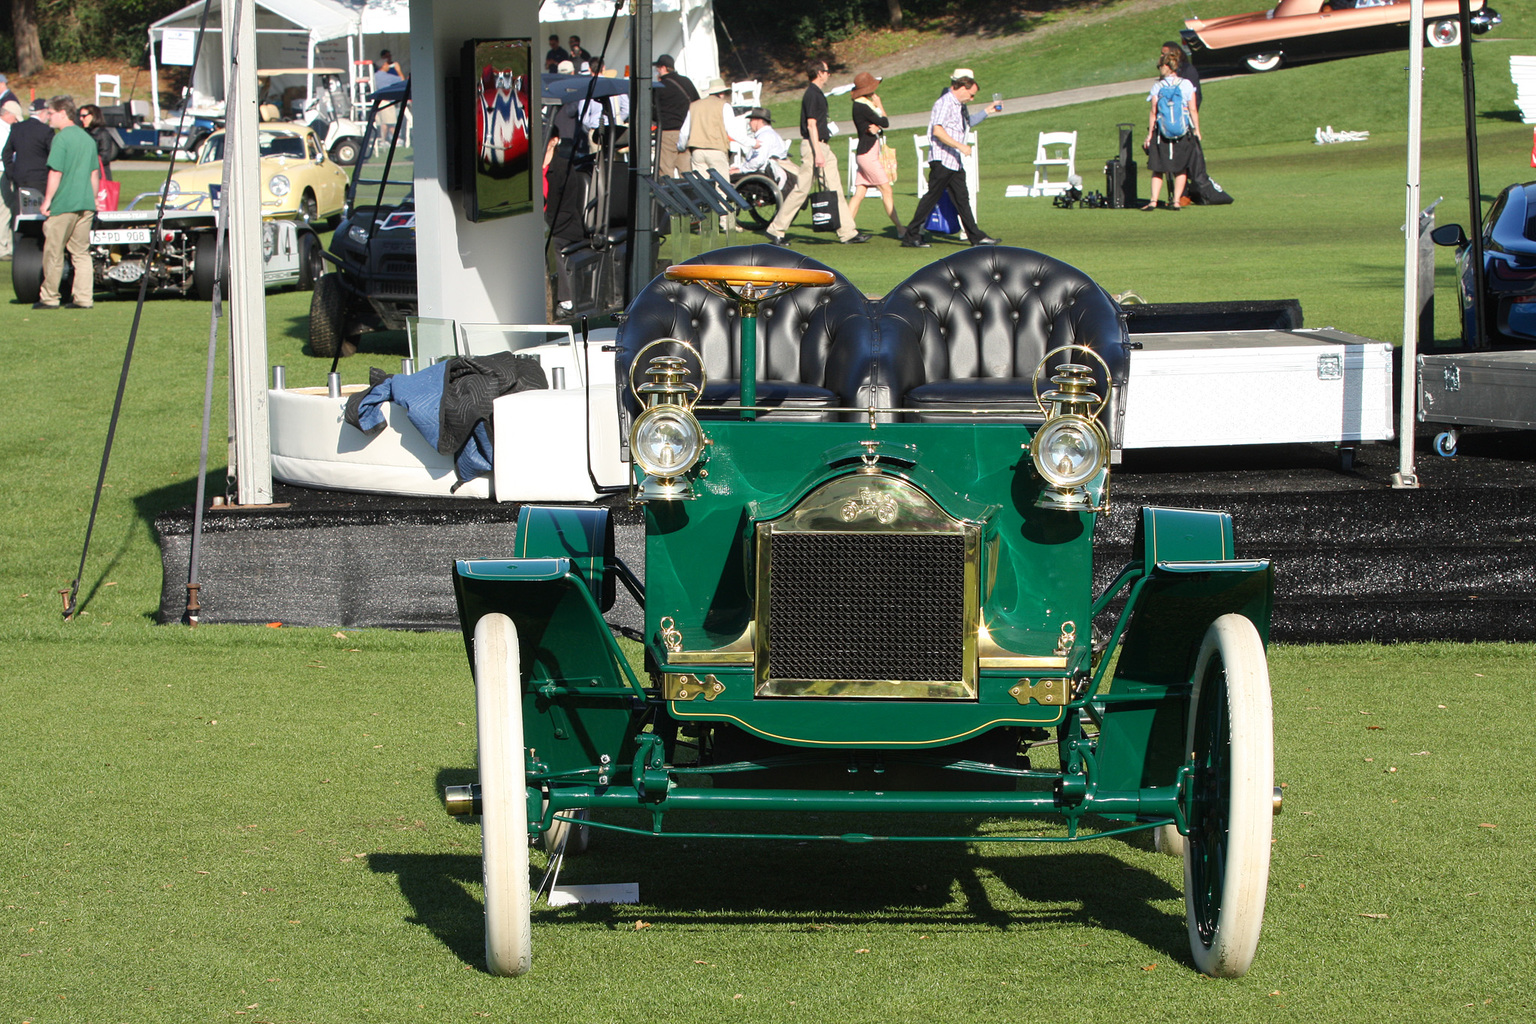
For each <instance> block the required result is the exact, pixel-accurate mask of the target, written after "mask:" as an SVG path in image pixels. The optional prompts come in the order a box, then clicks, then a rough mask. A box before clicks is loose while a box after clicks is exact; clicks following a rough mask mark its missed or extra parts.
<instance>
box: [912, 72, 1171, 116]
mask: <svg viewBox="0 0 1536 1024" xmlns="http://www.w3.org/2000/svg"><path fill="white" fill-rule="evenodd" d="M1151 88H1152V79H1151V76H1148V77H1147V78H1141V79H1137V80H1136V81H1134V82H1111V83H1110V84H1108V85H1090V86H1086V87H1085V88H1082V89H1063V90H1062V91H1061V92H1043V93H1040V94H1039V95H1036V96H1020V97H1018V98H1016V99H1011V100H1010V99H1006V98H1005V99H1004V100H1003V112H1002V113H1001V114H993V115H992V116H993V117H1007V116H1008V115H1009V114H1022V113H1025V112H1026V111H1030V110H1049V109H1050V108H1051V107H1070V106H1072V105H1073V104H1076V103H1092V102H1093V101H1094V100H1107V99H1112V98H1114V97H1116V96H1136V95H1143V94H1145V93H1146V92H1147V91H1148V90H1149V89H1151ZM977 99H981V97H977ZM983 102H985V100H983ZM927 126H928V112H927V111H923V112H922V113H920V114H897V115H896V116H895V117H893V118H891V127H892V128H926V127H927Z"/></svg>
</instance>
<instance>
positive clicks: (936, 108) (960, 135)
mask: <svg viewBox="0 0 1536 1024" xmlns="http://www.w3.org/2000/svg"><path fill="white" fill-rule="evenodd" d="M979 88H980V86H978V85H977V84H976V75H975V74H974V73H973V72H972V71H971V69H970V68H955V70H954V73H953V74H951V75H950V76H949V88H948V89H945V90H944V94H943V95H942V96H940V97H939V98H938V101H937V102H935V103H934V105H933V111H932V113H930V114H929V115H928V191H927V192H926V193H924V195H923V198H922V199H921V200H920V201H919V202H918V204H917V212H916V213H915V214H913V215H912V220H911V222H910V223H909V224H908V225H907V230H906V231H905V232H904V233H903V234H902V236H901V244H902V246H903V247H904V248H907V249H926V248H928V243H927V242H925V241H924V240H923V227H924V226H925V225H926V224H927V223H928V215H929V214H931V213H932V212H933V208H934V207H935V206H937V205H939V197H940V196H942V195H943V194H944V193H945V192H948V193H949V199H950V201H951V202H952V203H954V204H955V212H956V213H957V214H959V216H960V224H961V226H962V227H963V228H964V229H965V237H966V239H967V240H968V241H969V242H970V243H971V244H972V245H997V244H998V240H997V239H996V238H993V237H992V236H991V235H989V234H987V233H986V232H985V231H983V230H981V228H979V227H977V226H976V217H975V216H974V215H973V214H972V213H971V190H970V188H969V187H968V186H967V185H966V183H965V170H964V169H963V168H962V167H961V165H960V158H961V157H962V156H970V155H971V147H970V146H969V145H968V144H967V143H966V141H965V134H966V132H968V131H969V130H970V129H972V128H974V127H976V126H977V125H979V124H981V122H983V121H985V120H986V119H987V115H988V114H991V113H996V112H998V111H1001V110H1002V109H1003V105H1002V104H1001V103H994V104H992V105H991V106H990V108H983V109H982V110H981V112H980V113H978V114H971V113H970V112H969V111H968V110H967V109H966V106H965V105H966V104H967V103H969V102H970V101H971V100H973V99H975V98H976V92H977V90H978V89H979Z"/></svg>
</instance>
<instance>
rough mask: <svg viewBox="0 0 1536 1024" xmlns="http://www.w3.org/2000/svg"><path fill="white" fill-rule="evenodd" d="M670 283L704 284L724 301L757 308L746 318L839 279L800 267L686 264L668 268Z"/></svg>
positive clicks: (746, 314)
mask: <svg viewBox="0 0 1536 1024" xmlns="http://www.w3.org/2000/svg"><path fill="white" fill-rule="evenodd" d="M665 273H666V277H667V280H669V281H689V282H692V283H694V284H699V285H703V286H704V287H705V288H708V289H709V290H710V291H712V292H714V293H715V294H716V295H719V296H721V297H722V298H728V299H735V300H736V301H737V302H740V303H743V304H750V305H751V306H753V307H754V309H753V312H752V313H751V314H749V313H747V312H746V310H745V309H744V310H743V311H742V314H743V315H744V316H748V315H755V314H756V309H755V307H756V306H757V305H758V304H759V303H761V302H764V301H766V300H768V299H772V298H777V297H778V296H780V295H782V294H784V293H785V292H788V291H793V290H794V289H796V288H799V287H801V286H802V285H807V286H809V287H812V288H825V287H826V286H827V285H829V284H832V283H833V282H834V281H836V280H837V276H836V275H835V274H833V273H832V272H831V271H829V270H809V269H803V268H797V267H737V266H727V265H722V264H715V263H686V264H680V265H677V266H671V267H668V268H667V269H666V271H665Z"/></svg>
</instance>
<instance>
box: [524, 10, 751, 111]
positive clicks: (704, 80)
mask: <svg viewBox="0 0 1536 1024" xmlns="http://www.w3.org/2000/svg"><path fill="white" fill-rule="evenodd" d="M611 17H613V0H543V3H542V4H540V5H539V30H540V32H539V38H538V39H535V40H534V41H533V47H534V50H535V51H536V52H535V54H534V57H535V59H536V60H542V59H543V57H544V48H545V45H546V42H547V37H548V36H550V35H551V34H558V35H559V36H560V42H561V45H564V44H565V42H566V41H567V40H568V39H570V37H571V36H573V35H577V36H580V37H581V45H582V46H583V47H585V48H586V49H587V50H590V51H591V52H592V53H598V52H600V51H601V50H602V49H603V36H604V35H606V34H607V32H608V20H609V19H610V18H611ZM629 20H630V18H629V15H627V14H621V15H619V18H618V21H617V22H616V23H615V24H614V26H613V38H612V39H611V40H609V42H608V52H607V56H606V59H607V61H608V66H609V67H610V68H613V69H614V70H616V71H617V72H619V74H621V75H622V74H624V73H625V66H626V65H627V64H628V63H629ZM651 52H652V53H653V54H657V55H660V54H663V53H670V54H671V55H672V57H673V59H674V60H676V61H677V70H678V73H679V74H683V75H687V76H688V77H689V78H691V79H693V82H694V84H695V85H697V86H698V87H699V91H700V92H701V93H702V92H703V91H704V88H705V87H706V86H707V85H709V80H710V79H711V78H714V77H715V76H716V75H718V74H720V48H719V45H718V44H717V43H716V42H715V10H714V6H713V3H712V0H654V2H653V3H652V5H651Z"/></svg>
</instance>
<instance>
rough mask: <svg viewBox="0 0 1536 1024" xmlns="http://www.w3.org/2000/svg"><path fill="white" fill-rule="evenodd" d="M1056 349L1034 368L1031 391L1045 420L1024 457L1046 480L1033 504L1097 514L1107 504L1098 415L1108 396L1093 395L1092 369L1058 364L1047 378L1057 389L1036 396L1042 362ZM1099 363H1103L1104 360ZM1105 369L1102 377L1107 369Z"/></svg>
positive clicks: (1104, 445) (1103, 435) (1105, 446)
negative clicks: (1033, 386) (1028, 459)
mask: <svg viewBox="0 0 1536 1024" xmlns="http://www.w3.org/2000/svg"><path fill="white" fill-rule="evenodd" d="M1066 347H1067V348H1072V349H1076V350H1079V351H1083V352H1087V353H1088V354H1089V355H1091V356H1093V357H1094V358H1095V359H1098V354H1097V353H1095V352H1093V351H1091V350H1089V349H1085V348H1082V346H1078V345H1072V346H1066ZM1060 351H1061V349H1055V350H1053V351H1052V352H1047V353H1046V355H1045V358H1042V359H1041V360H1040V365H1039V367H1038V368H1036V370H1035V377H1034V379H1035V381H1036V386H1035V395H1036V399H1037V401H1038V402H1039V404H1040V407H1041V408H1042V409H1044V410H1045V422H1044V423H1042V424H1041V425H1040V428H1039V429H1038V430H1037V431H1035V435H1034V437H1033V438H1031V439H1030V443H1029V456H1030V458H1031V459H1032V460H1033V461H1034V464H1035V471H1036V472H1038V473H1039V474H1040V476H1041V477H1042V478H1043V479H1044V480H1045V482H1046V484H1047V486H1046V487H1045V488H1044V489H1043V490H1042V491H1041V492H1040V497H1039V498H1037V499H1036V500H1035V506H1036V507H1037V508H1049V509H1056V510H1059V511H1062V512H1102V511H1105V510H1106V509H1107V508H1108V505H1107V504H1106V503H1105V494H1106V491H1107V483H1108V475H1109V447H1110V442H1109V434H1108V432H1107V431H1105V429H1104V426H1103V424H1101V423H1100V422H1099V421H1098V419H1097V415H1098V413H1099V411H1100V410H1101V409H1103V408H1104V405H1105V404H1106V402H1107V401H1108V399H1107V397H1106V398H1100V397H1099V396H1098V395H1096V394H1094V393H1093V387H1094V384H1095V383H1096V381H1095V380H1094V375H1093V367H1091V366H1086V365H1084V364H1082V363H1062V364H1061V365H1060V366H1058V367H1057V368H1056V373H1055V374H1054V375H1053V376H1052V377H1051V383H1052V384H1055V385H1056V387H1055V388H1054V389H1053V390H1050V391H1047V392H1046V393H1045V394H1044V395H1041V394H1040V392H1039V384H1038V381H1039V379H1040V373H1041V372H1042V371H1043V370H1044V369H1045V360H1046V359H1049V358H1050V357H1051V356H1052V355H1054V354H1055V353H1056V352H1060ZM1099 363H1100V365H1103V360H1102V359H1099ZM1104 371H1105V376H1106V380H1107V379H1108V373H1109V367H1108V366H1105V367H1104Z"/></svg>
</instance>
